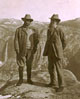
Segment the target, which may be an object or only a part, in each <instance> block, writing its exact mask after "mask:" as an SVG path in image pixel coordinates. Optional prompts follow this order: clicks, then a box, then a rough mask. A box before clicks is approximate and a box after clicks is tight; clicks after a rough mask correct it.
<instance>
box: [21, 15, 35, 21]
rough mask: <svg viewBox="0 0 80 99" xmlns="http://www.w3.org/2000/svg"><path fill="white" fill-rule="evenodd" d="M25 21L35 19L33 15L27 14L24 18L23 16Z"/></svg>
mask: <svg viewBox="0 0 80 99" xmlns="http://www.w3.org/2000/svg"><path fill="white" fill-rule="evenodd" d="M21 19H22V20H23V21H25V20H30V21H33V19H32V18H31V15H30V14H26V15H25V17H24V18H21Z"/></svg>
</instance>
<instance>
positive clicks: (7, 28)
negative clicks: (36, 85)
mask: <svg viewBox="0 0 80 99" xmlns="http://www.w3.org/2000/svg"><path fill="white" fill-rule="evenodd" d="M48 24H49V23H46V22H37V21H35V22H32V24H31V27H33V28H34V29H35V30H36V32H37V33H38V34H39V44H38V50H37V52H36V53H35V58H34V61H33V69H34V68H35V69H36V70H44V71H45V70H47V57H43V56H42V54H43V50H44V45H45V41H46V34H47V28H48ZM21 25H22V21H20V20H17V19H0V46H1V48H0V61H1V62H2V63H3V66H2V67H5V66H6V64H8V62H11V63H15V62H16V54H15V51H14V35H15V30H16V28H17V27H19V26H21ZM60 27H61V28H62V29H63V31H64V33H65V35H66V41H67V47H66V49H65V53H64V55H65V59H64V63H65V65H66V67H65V66H64V67H65V68H67V69H69V70H71V71H72V72H73V73H74V74H75V75H76V77H77V78H78V80H80V75H79V71H80V61H79V59H80V18H77V19H74V20H69V21H64V22H61V23H60ZM5 56H6V57H5ZM36 61H37V62H36ZM9 64H10V63H9ZM15 64H16V63H15ZM2 67H1V70H4V69H6V68H4V69H3V68H2ZM7 67H8V66H7ZM15 67H16V65H15V66H14V68H15ZM10 68H11V67H10Z"/></svg>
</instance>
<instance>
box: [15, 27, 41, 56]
mask: <svg viewBox="0 0 80 99" xmlns="http://www.w3.org/2000/svg"><path fill="white" fill-rule="evenodd" d="M32 30H33V34H32V46H33V48H32V49H33V51H34V52H35V51H36V48H37V44H38V42H39V38H38V37H39V36H38V33H36V32H35V31H34V29H32ZM26 45H27V33H26V30H25V28H24V25H23V26H21V27H19V28H17V29H16V32H15V39H14V48H15V51H16V53H17V54H20V55H21V56H23V57H24V56H25V55H26V53H27V49H26Z"/></svg>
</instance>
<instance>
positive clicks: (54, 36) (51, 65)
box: [43, 14, 66, 91]
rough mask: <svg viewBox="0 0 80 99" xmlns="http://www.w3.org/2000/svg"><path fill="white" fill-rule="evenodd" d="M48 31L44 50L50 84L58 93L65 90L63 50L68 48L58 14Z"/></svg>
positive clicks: (53, 17) (52, 18)
mask: <svg viewBox="0 0 80 99" xmlns="http://www.w3.org/2000/svg"><path fill="white" fill-rule="evenodd" d="M50 19H51V22H50V25H49V28H48V31H47V41H46V44H45V49H44V53H43V55H44V56H48V70H49V74H50V80H51V82H50V84H49V85H48V86H53V87H54V88H56V91H62V90H63V88H64V78H63V70H62V67H63V66H62V59H63V50H64V48H65V46H66V43H65V35H64V33H63V31H62V30H61V29H60V27H59V26H58V24H59V22H60V19H59V16H58V14H53V16H52V17H51V18H50Z"/></svg>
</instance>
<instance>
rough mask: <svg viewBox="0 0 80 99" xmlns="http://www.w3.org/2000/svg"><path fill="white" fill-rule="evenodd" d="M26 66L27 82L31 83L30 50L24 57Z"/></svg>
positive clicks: (31, 56) (31, 60)
mask: <svg viewBox="0 0 80 99" xmlns="http://www.w3.org/2000/svg"><path fill="white" fill-rule="evenodd" d="M26 60H27V61H26V66H27V68H26V69H27V70H26V71H27V82H28V83H30V84H32V83H33V82H32V80H31V69H32V62H33V55H32V53H31V50H29V51H28V55H27V57H26Z"/></svg>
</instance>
